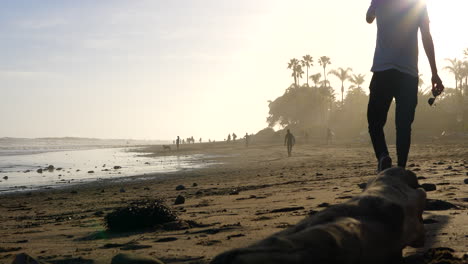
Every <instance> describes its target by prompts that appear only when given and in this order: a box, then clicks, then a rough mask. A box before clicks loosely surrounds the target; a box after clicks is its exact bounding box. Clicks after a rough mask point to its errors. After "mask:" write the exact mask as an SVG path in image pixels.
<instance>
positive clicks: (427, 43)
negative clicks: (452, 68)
mask: <svg viewBox="0 0 468 264" xmlns="http://www.w3.org/2000/svg"><path fill="white" fill-rule="evenodd" d="M420 29H421V38H422V42H423V46H424V50H425V51H426V56H427V59H428V60H429V65H430V66H431V72H432V78H431V82H432V93H433V94H434V96H437V95H439V94H441V93H442V91H443V90H444V85H443V84H442V80H441V79H440V77H439V74H438V72H437V65H436V60H435V50H434V42H433V40H432V35H431V30H430V27H429V21H424V22H423V23H422V24H421V26H420Z"/></svg>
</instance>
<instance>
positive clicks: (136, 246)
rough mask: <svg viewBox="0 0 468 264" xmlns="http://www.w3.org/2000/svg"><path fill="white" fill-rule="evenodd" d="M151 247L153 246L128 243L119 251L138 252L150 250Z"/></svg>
mask: <svg viewBox="0 0 468 264" xmlns="http://www.w3.org/2000/svg"><path fill="white" fill-rule="evenodd" d="M151 247H153V246H150V245H139V244H135V243H130V244H127V245H124V246H123V247H121V248H120V250H139V249H145V248H151Z"/></svg>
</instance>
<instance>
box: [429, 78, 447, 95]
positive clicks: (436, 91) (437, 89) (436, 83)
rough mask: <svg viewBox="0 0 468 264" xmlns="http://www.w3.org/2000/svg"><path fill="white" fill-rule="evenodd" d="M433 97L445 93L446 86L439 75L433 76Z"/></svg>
mask: <svg viewBox="0 0 468 264" xmlns="http://www.w3.org/2000/svg"><path fill="white" fill-rule="evenodd" d="M431 82H432V95H434V96H439V95H440V94H441V93H442V92H443V91H444V88H445V87H444V85H443V84H442V80H441V79H440V77H439V75H438V74H433V75H432V79H431Z"/></svg>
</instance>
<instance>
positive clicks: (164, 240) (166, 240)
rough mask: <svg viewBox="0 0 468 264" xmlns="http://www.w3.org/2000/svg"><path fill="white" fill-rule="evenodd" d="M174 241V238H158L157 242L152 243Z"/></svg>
mask: <svg viewBox="0 0 468 264" xmlns="http://www.w3.org/2000/svg"><path fill="white" fill-rule="evenodd" d="M176 240H177V238H176V237H165V238H160V239H158V240H155V241H154V242H157V243H165V242H172V241H176Z"/></svg>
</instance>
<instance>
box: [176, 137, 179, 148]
mask: <svg viewBox="0 0 468 264" xmlns="http://www.w3.org/2000/svg"><path fill="white" fill-rule="evenodd" d="M179 144H180V137H179V136H177V139H176V145H177V150H179Z"/></svg>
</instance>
